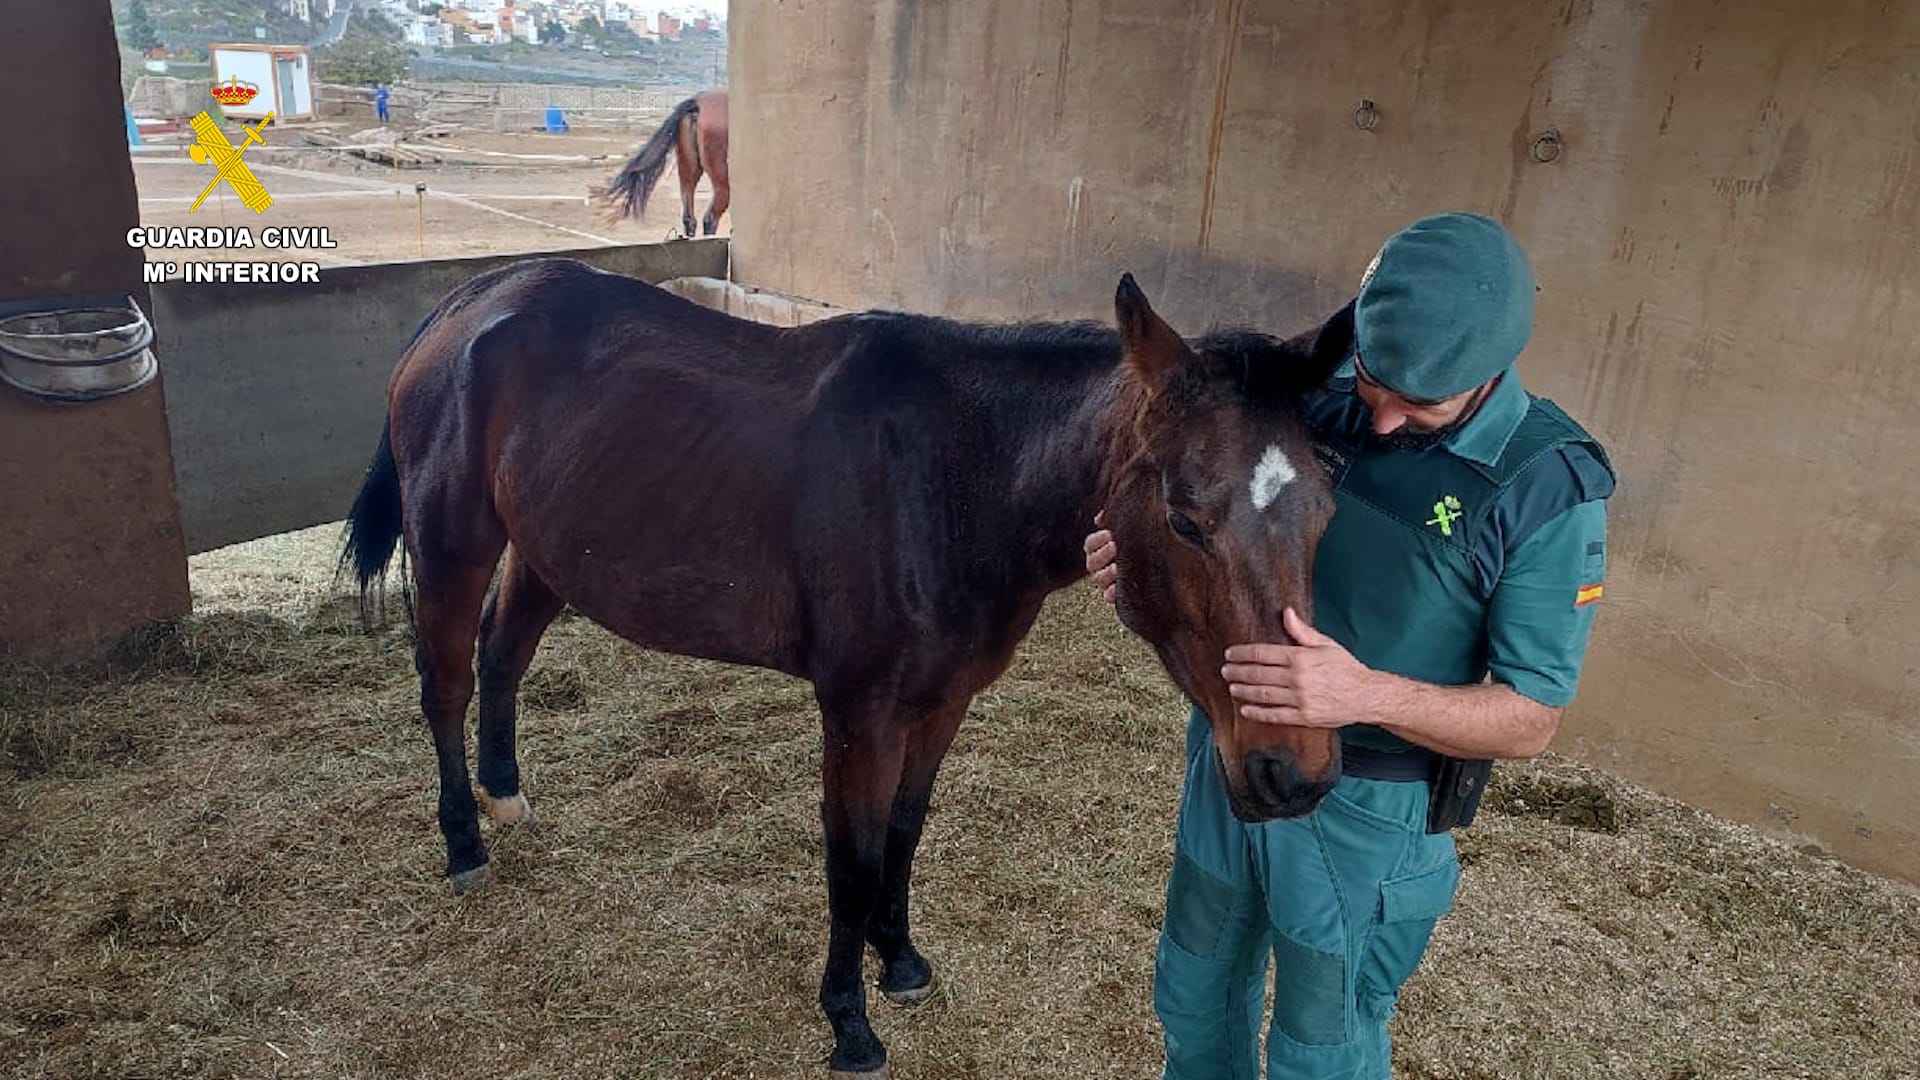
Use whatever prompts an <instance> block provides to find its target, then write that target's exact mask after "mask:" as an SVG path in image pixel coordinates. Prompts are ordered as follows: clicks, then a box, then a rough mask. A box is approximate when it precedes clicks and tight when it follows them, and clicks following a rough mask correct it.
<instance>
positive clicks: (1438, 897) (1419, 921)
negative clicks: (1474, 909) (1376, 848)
mask: <svg viewBox="0 0 1920 1080" xmlns="http://www.w3.org/2000/svg"><path fill="white" fill-rule="evenodd" d="M1459 885H1460V862H1459V860H1458V859H1457V858H1455V857H1454V856H1452V855H1451V854H1449V855H1448V856H1447V859H1446V861H1445V862H1442V863H1440V864H1439V865H1437V866H1432V867H1429V868H1427V869H1425V870H1421V871H1418V872H1416V873H1412V874H1408V875H1406V876H1404V877H1396V878H1388V879H1387V880H1385V881H1382V882H1381V883H1380V925H1379V927H1377V928H1376V929H1375V930H1374V933H1373V937H1372V940H1371V941H1369V942H1368V944H1367V950H1366V954H1365V956H1364V957H1363V958H1362V960H1361V964H1360V973H1359V979H1358V986H1357V989H1358V991H1359V994H1358V997H1359V1002H1358V1004H1359V1006H1360V1009H1361V1011H1362V1012H1363V1013H1366V1014H1367V1015H1370V1016H1372V1017H1374V1018H1376V1019H1380V1020H1384V1019H1386V1018H1387V1017H1388V1016H1391V1015H1392V1014H1393V1007H1394V1005H1395V1004H1396V1003H1397V1002H1398V1001H1399V1000H1400V987H1401V985H1402V984H1403V983H1405V982H1406V981H1407V978H1408V976H1411V975H1412V974H1413V971H1414V969H1415V968H1417V967H1419V966H1420V958H1421V956H1422V955H1424V954H1425V953H1426V951H1427V943H1428V942H1429V941H1430V940H1431V939H1432V937H1433V928H1434V926H1435V925H1437V924H1438V923H1439V921H1440V917H1441V916H1442V915H1445V914H1446V913H1447V911H1448V910H1449V909H1451V908H1452V907H1453V898H1454V893H1455V892H1456V891H1457V890H1458V888H1459Z"/></svg>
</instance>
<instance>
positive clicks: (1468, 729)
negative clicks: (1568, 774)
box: [1371, 672, 1565, 758]
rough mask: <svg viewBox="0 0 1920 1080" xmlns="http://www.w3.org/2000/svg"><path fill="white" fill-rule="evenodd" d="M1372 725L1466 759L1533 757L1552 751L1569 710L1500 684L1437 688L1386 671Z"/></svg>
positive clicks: (1380, 673) (1381, 676)
mask: <svg viewBox="0 0 1920 1080" xmlns="http://www.w3.org/2000/svg"><path fill="white" fill-rule="evenodd" d="M1376 674H1378V675H1379V676H1380V678H1381V688H1380V692H1379V699H1378V700H1379V705H1378V707H1377V709H1376V710H1374V712H1375V715H1374V718H1373V719H1372V720H1371V722H1372V723H1374V724H1377V725H1379V726H1380V727H1382V728H1385V729H1386V730H1388V731H1390V732H1392V733H1393V734H1395V735H1398V736H1400V737H1401V738H1403V739H1405V740H1407V741H1408V742H1411V743H1415V744H1417V745H1420V746H1424V747H1426V748H1427V749H1429V750H1437V751H1439V752H1440V753H1443V754H1447V755H1449V756H1452V757H1460V758H1527V757H1533V756H1535V755H1537V754H1539V753H1541V752H1542V751H1544V750H1545V749H1546V748H1547V744H1548V743H1550V742H1552V741H1553V734H1554V732H1555V731H1557V730H1559V727H1560V716H1561V714H1562V713H1563V712H1565V710H1564V709H1559V708H1554V707H1553V706H1549V705H1542V704H1540V703H1539V702H1537V701H1535V700H1533V699H1532V698H1529V697H1526V696H1524V695H1522V694H1520V693H1519V692H1517V691H1515V690H1514V689H1513V688H1512V687H1510V686H1505V685H1503V684H1500V683H1478V684H1475V685H1473V686H1435V685H1433V684H1432V683H1423V682H1417V681H1415V680H1413V679H1408V678H1403V677H1402V676H1399V675H1392V674H1388V673H1386V672H1377V673H1376Z"/></svg>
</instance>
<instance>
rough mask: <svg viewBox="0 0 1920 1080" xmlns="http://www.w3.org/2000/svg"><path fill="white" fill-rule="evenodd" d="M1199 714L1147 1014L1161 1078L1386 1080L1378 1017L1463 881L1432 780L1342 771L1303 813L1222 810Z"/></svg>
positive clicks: (1389, 1008) (1387, 1062)
mask: <svg viewBox="0 0 1920 1080" xmlns="http://www.w3.org/2000/svg"><path fill="white" fill-rule="evenodd" d="M1216 758H1217V755H1216V753H1215V751H1214V748H1213V740H1212V736H1211V733H1210V729H1209V726H1208V723H1207V718H1206V715H1205V714H1204V713H1203V712H1201V711H1200V710H1199V709H1198V708H1195V709H1194V710H1193V714H1192V717H1191V719H1190V721H1189V725H1188V730H1187V762H1186V773H1187V775H1186V786H1185V789H1184V790H1183V792H1182V793H1181V798H1180V812H1179V819H1178V825H1177V832H1176V834H1175V840H1174V861H1173V870H1172V873H1171V874H1170V875H1169V877H1168V881H1167V901H1166V918H1165V922H1164V924H1163V926H1162V929H1161V934H1160V941H1159V946H1158V948H1157V950H1156V952H1155V956H1154V993H1153V1002H1154V1011H1155V1012H1156V1013H1157V1014H1158V1015H1159V1017H1160V1022H1161V1025H1162V1029H1163V1035H1164V1040H1165V1045H1166V1071H1165V1077H1166V1080H1257V1078H1258V1077H1259V1075H1260V1041H1259V1034H1260V1028H1261V1022H1262V1020H1263V1018H1264V1017H1263V1014H1264V1012H1265V996H1266V995H1265V989H1266V980H1267V973H1268V969H1269V966H1271V968H1272V971H1273V979H1274V995H1273V996H1274V1008H1273V1017H1272V1021H1271V1023H1270V1024H1269V1025H1268V1029H1267V1040H1266V1075H1267V1077H1268V1078H1269V1080H1333V1078H1336V1077H1338V1078H1352V1080H1388V1078H1389V1077H1390V1076H1391V1075H1392V1069H1391V1053H1390V1048H1389V1043H1388V1038H1387V1021H1388V1019H1389V1018H1390V1017H1391V1016H1392V1015H1393V1009H1394V1006H1395V1004H1396V1003H1397V1002H1398V1000H1399V994H1400V987H1401V985H1402V984H1403V983H1404V982H1405V981H1406V979H1407V977H1408V976H1409V975H1411V974H1413V971H1414V968H1415V967H1417V966H1418V964H1419V962H1420V957H1421V956H1422V955H1423V954H1424V953H1425V952H1426V948H1427V942H1428V940H1429V939H1430V937H1431V936H1432V933H1433V928H1434V926H1435V924H1436V923H1437V922H1438V920H1439V918H1440V917H1441V915H1443V914H1445V913H1446V911H1447V910H1448V909H1449V908H1451V907H1452V905H1453V898H1454V893H1455V890H1456V889H1457V887H1458V884H1459V880H1460V863H1459V859H1458V857H1457V855H1456V853H1455V850H1454V843H1453V838H1452V837H1451V836H1450V835H1447V834H1445V833H1441V834H1438V835H1429V834H1428V833H1427V831H1426V819H1427V785H1426V784H1425V783H1421V782H1417V781H1415V782H1404V781H1387V780H1370V779H1362V778H1359V777H1352V776H1348V777H1343V778H1341V780H1340V782H1339V784H1338V785H1337V786H1336V787H1335V788H1334V789H1333V791H1332V792H1330V793H1329V794H1328V795H1327V797H1326V798H1325V799H1324V800H1323V801H1322V802H1321V804H1320V805H1319V806H1318V807H1316V808H1315V809H1314V811H1313V812H1312V813H1311V814H1308V815H1306V816H1304V817H1300V818H1292V819H1286V820H1279V821H1270V822H1264V823H1260V824H1247V823H1245V822H1242V821H1240V820H1239V819H1238V818H1236V817H1234V816H1233V812H1232V810H1231V809H1229V808H1228V804H1227V795H1226V790H1225V788H1224V787H1223V783H1222V780H1221V776H1220V767H1219V765H1218V764H1217V763H1216Z"/></svg>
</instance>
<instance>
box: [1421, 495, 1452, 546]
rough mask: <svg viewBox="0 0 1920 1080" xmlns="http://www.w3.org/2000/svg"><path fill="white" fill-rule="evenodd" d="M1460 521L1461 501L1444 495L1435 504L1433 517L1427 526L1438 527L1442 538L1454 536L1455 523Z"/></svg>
mask: <svg viewBox="0 0 1920 1080" xmlns="http://www.w3.org/2000/svg"><path fill="white" fill-rule="evenodd" d="M1459 520H1460V500H1459V499H1457V498H1454V497H1453V496H1452V495H1443V496H1441V497H1440V501H1439V502H1436V503H1434V504H1433V517H1432V518H1431V519H1429V520H1428V522H1427V524H1429V525H1437V526H1439V528H1440V535H1441V536H1452V535H1453V523H1454V522H1456V521H1459Z"/></svg>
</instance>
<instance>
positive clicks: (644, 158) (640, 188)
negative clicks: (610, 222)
mask: <svg viewBox="0 0 1920 1080" xmlns="http://www.w3.org/2000/svg"><path fill="white" fill-rule="evenodd" d="M699 115H700V105H699V103H698V99H697V98H688V99H687V100H685V101H683V102H681V103H680V104H678V105H675V106H674V107H673V111H672V112H670V113H668V114H667V119H666V122H665V123H663V124H661V125H660V130H658V131H656V132H654V133H653V137H652V138H650V139H648V140H647V141H646V142H645V143H642V144H641V146H640V149H639V150H637V151H635V152H634V155H633V156H632V157H631V158H628V159H627V167H626V168H624V169H621V170H620V171H619V172H618V173H617V174H615V175H614V178H613V180H612V181H610V182H609V183H608V184H607V186H605V187H603V188H598V189H596V190H595V192H594V194H595V195H596V196H598V197H599V198H600V200H601V201H602V203H603V204H605V205H607V206H608V207H609V208H610V209H611V211H612V217H613V218H614V219H615V220H619V219H620V218H628V217H632V216H634V214H635V210H634V207H635V206H636V205H638V207H639V210H638V212H639V213H641V214H644V213H646V212H647V196H648V195H651V194H652V193H653V185H655V184H657V183H659V182H660V174H661V173H663V172H665V171H666V169H667V157H668V155H670V154H671V153H672V152H673V144H674V140H675V139H677V138H679V136H680V121H682V120H684V119H686V118H687V117H688V116H694V117H698V116H699Z"/></svg>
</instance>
